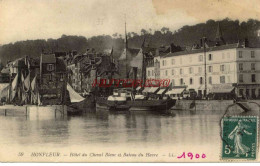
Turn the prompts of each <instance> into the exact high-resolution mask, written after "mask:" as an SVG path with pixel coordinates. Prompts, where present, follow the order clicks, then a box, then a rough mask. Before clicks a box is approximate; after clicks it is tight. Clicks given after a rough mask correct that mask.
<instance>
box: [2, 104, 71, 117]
mask: <svg viewBox="0 0 260 166" xmlns="http://www.w3.org/2000/svg"><path fill="white" fill-rule="evenodd" d="M0 115H1V116H27V117H28V118H29V119H30V120H37V119H41V120H42V119H44V120H46V119H53V118H58V117H64V116H67V107H66V106H61V105H52V106H34V105H24V106H14V105H3V106H0Z"/></svg>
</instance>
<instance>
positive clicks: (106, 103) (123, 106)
mask: <svg viewBox="0 0 260 166" xmlns="http://www.w3.org/2000/svg"><path fill="white" fill-rule="evenodd" d="M175 103H176V100H174V99H170V98H169V99H156V100H148V99H147V98H146V97H145V96H143V95H134V94H133V93H132V91H131V90H130V89H124V88H122V89H120V90H119V89H117V90H116V92H114V93H113V95H112V96H109V97H108V98H104V97H99V98H97V101H96V108H97V109H99V108H102V109H107V110H111V111H156V112H165V111H166V110H169V109H170V108H171V107H173V106H174V105H175Z"/></svg>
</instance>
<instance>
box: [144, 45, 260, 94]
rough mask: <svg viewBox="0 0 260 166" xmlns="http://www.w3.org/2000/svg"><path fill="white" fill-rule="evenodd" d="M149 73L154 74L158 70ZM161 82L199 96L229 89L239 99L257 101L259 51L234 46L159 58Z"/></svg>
mask: <svg viewBox="0 0 260 166" xmlns="http://www.w3.org/2000/svg"><path fill="white" fill-rule="evenodd" d="M205 55H206V57H205ZM149 71H150V73H152V71H155V66H154V67H151V68H147V73H148V74H149ZM147 76H148V75H147ZM151 76H153V74H151ZM151 76H150V77H151ZM205 78H206V80H205ZM160 79H170V80H171V82H172V84H173V86H186V87H187V89H195V90H196V91H197V93H198V94H202V93H203V92H205V90H206V93H207V94H208V93H210V92H211V91H212V87H213V86H214V87H217V85H219V89H220V90H221V89H222V88H223V85H227V87H228V86H229V87H234V88H235V92H236V94H237V95H240V96H242V95H243V96H246V97H250V98H256V97H258V96H260V48H249V47H244V46H243V45H242V44H240V43H235V44H229V45H221V46H214V47H208V48H206V49H205V50H204V49H203V48H200V49H194V50H190V51H180V52H175V53H169V54H167V55H165V56H161V57H160Z"/></svg>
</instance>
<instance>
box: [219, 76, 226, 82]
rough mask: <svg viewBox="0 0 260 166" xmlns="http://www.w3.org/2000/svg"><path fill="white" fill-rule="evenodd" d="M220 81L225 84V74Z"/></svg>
mask: <svg viewBox="0 0 260 166" xmlns="http://www.w3.org/2000/svg"><path fill="white" fill-rule="evenodd" d="M220 83H221V84H224V83H225V76H220Z"/></svg>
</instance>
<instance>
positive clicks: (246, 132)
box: [222, 116, 258, 160]
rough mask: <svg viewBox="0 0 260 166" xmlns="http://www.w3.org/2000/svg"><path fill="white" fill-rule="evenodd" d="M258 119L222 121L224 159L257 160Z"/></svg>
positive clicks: (226, 119) (237, 117) (231, 118)
mask: <svg viewBox="0 0 260 166" xmlns="http://www.w3.org/2000/svg"><path fill="white" fill-rule="evenodd" d="M257 137H258V117H255V116H248V117H246V116H244V117H241V116H231V117H224V118H223V119H222V159H248V160H254V159H256V155H257V154H256V153H257V141H258V140H257Z"/></svg>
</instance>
